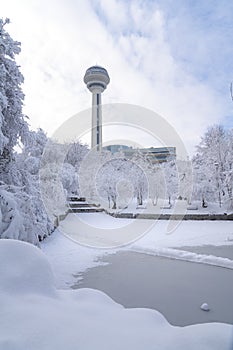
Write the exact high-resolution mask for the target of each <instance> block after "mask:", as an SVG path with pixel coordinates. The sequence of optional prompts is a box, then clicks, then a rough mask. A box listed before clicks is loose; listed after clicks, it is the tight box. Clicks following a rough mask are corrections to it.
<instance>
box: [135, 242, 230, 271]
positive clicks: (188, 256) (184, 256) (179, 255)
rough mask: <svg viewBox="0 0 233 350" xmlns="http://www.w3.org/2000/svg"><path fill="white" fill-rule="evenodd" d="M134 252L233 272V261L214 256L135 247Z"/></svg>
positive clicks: (176, 250) (169, 249)
mask: <svg viewBox="0 0 233 350" xmlns="http://www.w3.org/2000/svg"><path fill="white" fill-rule="evenodd" d="M131 250H132V251H134V252H137V253H144V254H148V255H154V256H161V257H164V258H169V259H176V260H184V261H189V262H195V263H199V264H207V265H213V266H219V267H225V268H228V269H231V270H233V260H230V259H228V258H221V257H218V256H214V255H205V254H196V253H192V252H187V251H185V250H180V249H179V250H178V249H171V248H161V247H160V248H151V247H149V246H140V245H133V246H132V248H131Z"/></svg>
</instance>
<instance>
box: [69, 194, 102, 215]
mask: <svg viewBox="0 0 233 350" xmlns="http://www.w3.org/2000/svg"><path fill="white" fill-rule="evenodd" d="M68 204H69V212H70V213H101V212H104V211H105V210H104V209H103V208H101V207H100V206H99V205H96V204H94V203H88V202H87V201H86V198H83V197H81V198H79V197H75V196H73V197H69V198H68Z"/></svg>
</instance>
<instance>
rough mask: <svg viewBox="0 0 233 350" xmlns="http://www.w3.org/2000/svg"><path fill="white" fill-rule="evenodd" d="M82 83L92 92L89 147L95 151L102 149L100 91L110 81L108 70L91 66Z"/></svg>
mask: <svg viewBox="0 0 233 350" xmlns="http://www.w3.org/2000/svg"><path fill="white" fill-rule="evenodd" d="M83 80H84V83H85V84H86V85H87V88H88V90H89V91H91V93H92V132H91V147H92V148H93V149H96V150H97V151H101V149H102V108H101V93H102V92H103V91H104V90H105V89H106V87H107V85H108V84H109V82H110V78H109V75H108V72H107V70H106V69H105V68H103V67H100V66H92V67H90V68H88V69H87V71H86V73H85V76H84V79H83Z"/></svg>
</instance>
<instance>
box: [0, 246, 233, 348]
mask: <svg viewBox="0 0 233 350" xmlns="http://www.w3.org/2000/svg"><path fill="white" fill-rule="evenodd" d="M0 267H1V271H0V276H1V280H0V281H1V283H0V284H1V289H0V310H1V318H0V349H1V350H25V349H33V350H45V349H46V350H47V349H56V350H64V349H67V350H74V349H82V350H89V349H90V350H93V349H96V350H98V349H101V350H105V349H106V350H107V349H108V350H109V349H111V350H118V349H121V350H124V349H125V350H128V349H133V350H139V349H140V350H141V349H160V350H163V349H166V350H169V349H170V350H173V349H180V350H182V349H187V348H188V349H189V350H194V349H195V350H196V349H203V350H207V349H211V350H214V349H216V350H219V349H221V350H224V349H229V346H230V344H231V341H232V335H233V327H232V326H230V325H226V324H220V323H214V324H203V325H195V326H188V327H173V326H171V325H170V324H169V323H168V322H167V321H166V320H165V318H164V317H163V316H162V315H161V314H160V313H159V312H156V311H153V310H147V309H125V308H123V307H122V306H121V305H119V304H116V303H115V302H114V301H112V300H111V299H110V298H109V297H108V296H106V295H105V294H104V293H102V292H98V291H95V290H91V289H80V290H66V291H59V290H56V289H55V287H54V282H53V277H52V273H51V269H50V266H49V264H48V262H47V260H46V258H45V256H44V255H43V253H42V252H41V251H40V250H39V249H38V248H36V247H33V246H32V245H29V244H27V243H24V242H20V241H12V240H1V241H0Z"/></svg>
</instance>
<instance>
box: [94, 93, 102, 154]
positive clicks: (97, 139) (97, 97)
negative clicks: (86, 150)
mask: <svg viewBox="0 0 233 350" xmlns="http://www.w3.org/2000/svg"><path fill="white" fill-rule="evenodd" d="M91 147H92V148H94V149H96V151H101V150H102V108H101V93H99V92H92V131H91Z"/></svg>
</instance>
